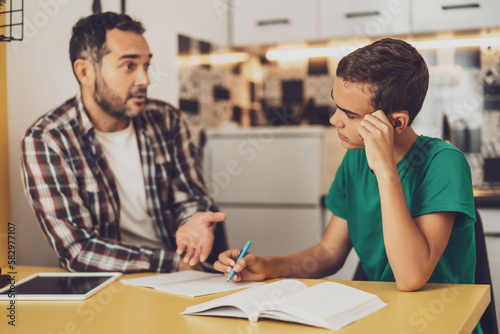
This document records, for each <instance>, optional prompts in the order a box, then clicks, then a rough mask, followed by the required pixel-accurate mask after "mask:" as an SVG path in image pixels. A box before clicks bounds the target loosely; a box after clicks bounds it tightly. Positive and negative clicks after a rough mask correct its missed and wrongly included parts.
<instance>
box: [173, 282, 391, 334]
mask: <svg viewBox="0 0 500 334" xmlns="http://www.w3.org/2000/svg"><path fill="white" fill-rule="evenodd" d="M386 305H387V304H386V303H384V302H382V300H380V298H379V297H377V296H376V295H374V294H371V293H368V292H364V291H361V290H358V289H355V288H352V287H349V286H347V285H343V284H340V283H335V282H324V283H320V284H317V285H314V286H312V287H308V286H307V285H306V284H304V283H302V282H300V281H297V280H282V281H278V282H274V283H269V284H266V285H263V286H257V287H253V288H250V289H247V290H244V291H240V292H236V293H234V294H231V295H228V296H224V297H221V298H217V299H214V300H211V301H209V302H206V303H202V304H198V305H194V306H189V307H188V308H187V309H186V310H185V311H184V312H182V313H181V314H191V315H209V316H220V317H237V318H248V320H250V321H257V320H258V319H259V318H269V319H276V320H282V321H290V322H297V323H301V324H305V325H310V326H316V327H323V328H328V329H333V330H338V329H340V328H342V327H344V326H346V325H348V324H350V323H352V322H354V321H357V320H359V319H361V318H363V317H365V316H367V315H369V314H371V313H373V312H375V311H377V310H380V309H381V308H383V307H385V306H386Z"/></svg>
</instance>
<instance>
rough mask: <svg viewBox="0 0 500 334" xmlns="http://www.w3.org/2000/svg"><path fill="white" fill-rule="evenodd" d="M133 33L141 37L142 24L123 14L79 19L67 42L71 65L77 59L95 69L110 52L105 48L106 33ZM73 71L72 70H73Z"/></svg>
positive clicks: (98, 15)
mask: <svg viewBox="0 0 500 334" xmlns="http://www.w3.org/2000/svg"><path fill="white" fill-rule="evenodd" d="M115 28H116V29H119V30H122V31H133V32H136V33H138V34H140V35H142V34H143V33H144V31H145V29H144V27H143V26H142V23H141V22H139V21H134V20H133V19H132V18H130V16H128V15H125V14H116V13H112V12H106V13H99V14H94V15H90V16H87V17H84V18H81V19H80V20H79V21H78V22H77V23H76V24H75V25H74V26H73V32H72V34H71V40H70V42H69V57H70V59H71V65H72V66H73V65H74V64H75V61H76V60H77V59H85V60H88V61H90V62H92V64H93V65H94V66H95V67H97V66H98V65H99V64H100V63H101V60H102V57H103V56H104V55H106V54H108V53H109V52H110V50H109V49H108V48H107V47H106V31H107V30H111V29H115ZM73 71H74V69H73Z"/></svg>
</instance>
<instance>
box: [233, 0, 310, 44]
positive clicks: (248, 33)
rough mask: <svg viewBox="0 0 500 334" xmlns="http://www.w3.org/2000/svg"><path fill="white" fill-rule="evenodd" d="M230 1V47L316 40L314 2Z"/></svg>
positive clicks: (289, 0) (283, 0)
mask: <svg viewBox="0 0 500 334" xmlns="http://www.w3.org/2000/svg"><path fill="white" fill-rule="evenodd" d="M229 1H232V3H233V4H232V11H231V13H232V22H231V26H232V44H233V45H234V46H247V45H265V44H276V43H280V42H293V41H308V40H314V39H317V37H318V36H317V23H316V18H315V15H316V0H229Z"/></svg>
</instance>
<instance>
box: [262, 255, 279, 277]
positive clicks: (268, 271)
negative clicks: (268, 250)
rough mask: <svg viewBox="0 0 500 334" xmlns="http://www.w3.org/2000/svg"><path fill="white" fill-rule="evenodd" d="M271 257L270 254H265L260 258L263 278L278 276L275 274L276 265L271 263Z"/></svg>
mask: <svg viewBox="0 0 500 334" xmlns="http://www.w3.org/2000/svg"><path fill="white" fill-rule="evenodd" d="M273 262H274V261H273V258H272V257H271V256H266V257H263V258H262V266H263V267H264V275H265V278H264V279H270V278H276V277H280V276H279V275H278V274H276V272H275V271H276V265H274V264H273Z"/></svg>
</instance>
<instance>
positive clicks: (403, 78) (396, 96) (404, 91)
mask: <svg viewBox="0 0 500 334" xmlns="http://www.w3.org/2000/svg"><path fill="white" fill-rule="evenodd" d="M336 74H337V77H339V78H342V79H343V80H345V81H347V82H353V83H361V84H368V87H369V90H370V92H371V93H372V98H371V103H372V105H373V107H374V108H375V109H381V110H383V111H384V112H385V114H386V115H388V114H390V113H392V112H395V111H401V110H406V111H408V113H409V115H410V120H409V123H408V125H411V124H412V122H413V120H414V119H415V117H416V116H417V114H418V113H419V111H420V109H421V108H422V104H423V103H424V99H425V95H426V93H427V88H428V87H429V71H428V69H427V65H426V64H425V61H424V59H423V58H422V55H421V54H420V53H419V52H418V51H417V50H416V49H415V48H414V47H413V46H411V45H410V44H408V43H406V42H404V41H402V40H398V39H392V38H384V39H381V40H378V41H376V42H374V43H372V44H370V45H367V46H365V47H362V48H360V49H357V50H355V51H353V52H351V53H350V54H348V55H347V56H345V57H344V58H342V59H341V60H340V62H339V64H338V67H337V73H336Z"/></svg>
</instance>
